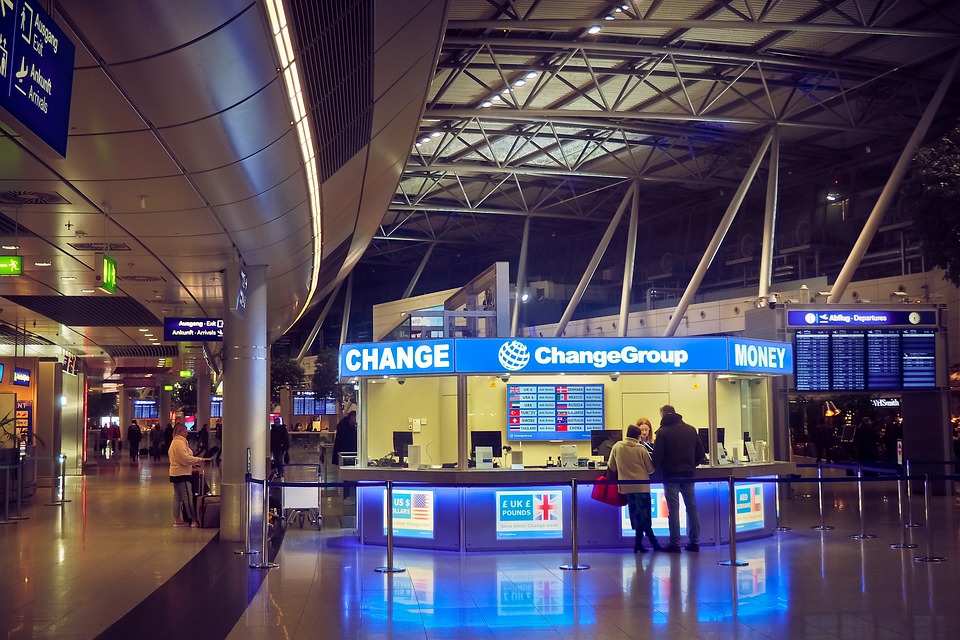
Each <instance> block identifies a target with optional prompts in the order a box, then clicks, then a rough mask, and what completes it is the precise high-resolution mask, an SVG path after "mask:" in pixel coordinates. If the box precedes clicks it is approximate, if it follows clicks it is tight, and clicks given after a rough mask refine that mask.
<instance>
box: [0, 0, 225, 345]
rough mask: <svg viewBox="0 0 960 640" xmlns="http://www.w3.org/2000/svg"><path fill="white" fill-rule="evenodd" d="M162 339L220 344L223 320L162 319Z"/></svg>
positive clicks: (0, 0)
mask: <svg viewBox="0 0 960 640" xmlns="http://www.w3.org/2000/svg"><path fill="white" fill-rule="evenodd" d="M2 1H3V0H0V2H2ZM163 339H164V340H166V341H167V342H221V341H222V340H223V318H164V319H163Z"/></svg>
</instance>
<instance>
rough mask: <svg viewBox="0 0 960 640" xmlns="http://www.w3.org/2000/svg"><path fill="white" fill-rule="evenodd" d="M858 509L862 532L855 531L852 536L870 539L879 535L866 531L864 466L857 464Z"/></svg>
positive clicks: (858, 538)
mask: <svg viewBox="0 0 960 640" xmlns="http://www.w3.org/2000/svg"><path fill="white" fill-rule="evenodd" d="M857 510H858V511H859V512H860V533H855V534H853V535H852V536H850V537H851V538H853V539H854V540H869V539H870V538H876V537H877V536H875V535H873V534H872V533H864V525H863V519H864V513H863V467H862V466H860V465H859V464H858V465H857Z"/></svg>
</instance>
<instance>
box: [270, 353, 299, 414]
mask: <svg viewBox="0 0 960 640" xmlns="http://www.w3.org/2000/svg"><path fill="white" fill-rule="evenodd" d="M302 383H303V367H301V366H300V363H299V362H297V361H296V360H294V359H293V358H273V359H272V360H271V363H270V401H271V403H273V404H274V405H278V404H280V388H281V387H293V388H297V387H299V386H300V385H301V384H302Z"/></svg>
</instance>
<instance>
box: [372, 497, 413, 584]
mask: <svg viewBox="0 0 960 640" xmlns="http://www.w3.org/2000/svg"><path fill="white" fill-rule="evenodd" d="M384 499H385V500H386V501H387V564H386V566H383V567H377V568H376V569H374V571H376V572H377V573H403V572H404V571H406V569H404V568H402V567H395V566H393V481H392V480H387V495H386V497H385V498H384Z"/></svg>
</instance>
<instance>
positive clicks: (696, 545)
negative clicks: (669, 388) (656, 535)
mask: <svg viewBox="0 0 960 640" xmlns="http://www.w3.org/2000/svg"><path fill="white" fill-rule="evenodd" d="M706 460H707V457H706V455H705V454H704V451H703V443H702V442H701V441H700V436H699V434H697V430H696V429H694V428H693V427H692V426H690V425H689V424H687V423H685V422H684V421H683V416H681V415H680V414H679V413H677V411H676V409H674V408H673V407H671V406H670V405H664V406H663V407H661V408H660V430H659V431H657V439H656V442H654V444H653V466H654V467H655V468H656V470H657V472H658V473H659V474H660V476H661V477H662V478H663V491H664V496H665V497H666V499H667V521H668V523H669V525H670V544H669V545H667V546H666V547H664V551H667V552H669V553H680V495H681V494H682V495H683V504H684V506H685V507H686V509H687V539H688V543H687V547H686V548H687V551H700V515H699V514H698V513H697V500H696V496H695V493H694V488H695V486H696V485H695V484H694V481H693V476H694V469H696V468H697V465H700V464H703V463H704V462H706Z"/></svg>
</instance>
